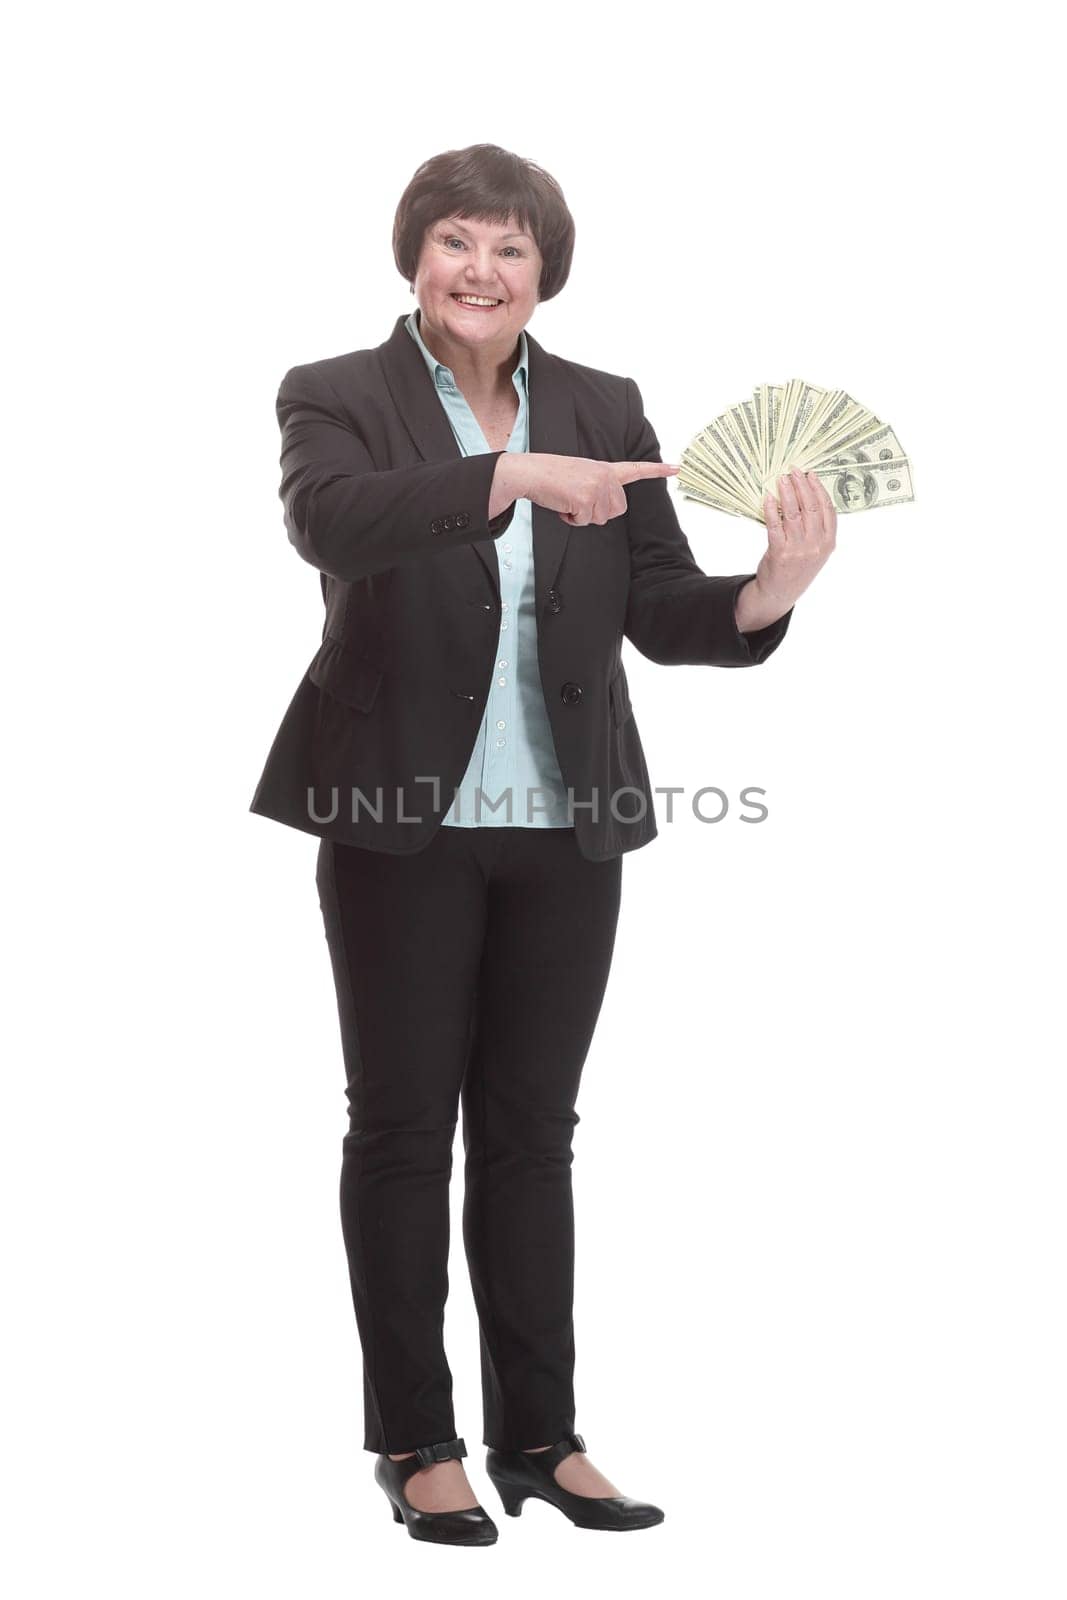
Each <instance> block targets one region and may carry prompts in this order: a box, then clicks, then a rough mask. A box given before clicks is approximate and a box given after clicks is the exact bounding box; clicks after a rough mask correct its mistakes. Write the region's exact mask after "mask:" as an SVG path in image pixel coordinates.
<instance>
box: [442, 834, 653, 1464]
mask: <svg viewBox="0 0 1067 1600" xmlns="http://www.w3.org/2000/svg"><path fill="white" fill-rule="evenodd" d="M493 831H494V832H495V833H497V834H498V835H499V836H500V844H501V849H500V852H499V854H498V856H497V857H496V858H495V864H494V869H493V872H492V875H491V877H490V882H489V900H488V919H487V924H486V931H485V949H484V954H483V957H482V963H481V969H480V973H479V980H478V994H477V999H476V1003H475V1017H474V1029H473V1039H472V1049H471V1056H470V1060H469V1063H468V1067H467V1073H466V1077H465V1080H464V1084H463V1093H462V1102H463V1136H464V1146H465V1150H466V1165H465V1184H466V1188H465V1198H464V1210H463V1229H464V1244H465V1248H466V1252H467V1259H468V1263H469V1268H470V1275H471V1284H472V1288H473V1292H474V1298H475V1303H476V1305H477V1309H478V1316H479V1321H480V1328H481V1364H482V1390H483V1406H484V1420H485V1433H484V1442H485V1443H486V1444H487V1445H491V1446H493V1447H495V1448H497V1449H501V1450H518V1449H527V1448H532V1447H533V1446H536V1445H542V1444H549V1443H552V1442H553V1441H555V1440H556V1439H558V1438H560V1437H561V1436H562V1435H563V1434H564V1433H566V1432H567V1431H568V1430H569V1429H572V1428H573V1427H574V1425H575V1416H574V1407H575V1402H574V1382H573V1374H574V1357H575V1347H574V1325H573V1294H574V1207H573V1197H572V1189H571V1164H572V1159H573V1152H572V1136H573V1132H574V1128H575V1126H576V1124H577V1123H578V1121H579V1117H578V1114H577V1112H576V1110H575V1101H576V1099H577V1095H578V1087H579V1081H580V1078H581V1072H582V1067H583V1065H584V1062H585V1058H586V1054H587V1052H588V1049H589V1045H590V1042H591V1040H592V1037H593V1031H594V1028H595V1026H596V1021H597V1017H598V1015H599V1012H600V1007H601V1002H602V1000H603V996H604V990H605V987H606V984H607V979H608V973H609V970H610V966H611V958H612V953H613V949H614V941H615V930H616V925H617V921H618V914H619V905H620V896H621V876H622V859H621V857H616V858H615V859H613V860H610V861H599V862H593V861H588V860H586V858H585V857H584V856H582V854H581V852H580V850H579V849H578V845H577V841H576V839H575V835H574V832H573V829H563V828H546V829H529V828H516V829H503V830H493Z"/></svg>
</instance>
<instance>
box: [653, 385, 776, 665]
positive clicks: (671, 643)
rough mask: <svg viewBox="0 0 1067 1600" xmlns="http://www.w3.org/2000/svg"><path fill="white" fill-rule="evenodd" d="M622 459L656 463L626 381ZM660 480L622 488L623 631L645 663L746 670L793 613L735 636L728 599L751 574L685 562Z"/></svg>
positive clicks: (686, 551)
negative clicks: (625, 550)
mask: <svg viewBox="0 0 1067 1600" xmlns="http://www.w3.org/2000/svg"><path fill="white" fill-rule="evenodd" d="M626 385H627V402H628V410H627V434H626V454H625V457H624V459H625V460H627V461H662V460H663V457H662V455H661V454H660V446H659V440H658V439H657V438H656V434H655V431H654V429H653V427H652V424H651V423H650V422H649V420H648V418H647V417H646V416H645V414H644V404H643V402H642V399H641V391H640V389H639V388H638V387H637V384H636V383H635V382H634V380H633V379H632V378H627V380H626ZM667 482H668V480H667V479H666V478H645V479H642V480H640V481H639V482H637V483H630V484H627V485H626V498H627V502H628V507H629V509H628V514H627V519H626V521H627V526H628V529H629V536H630V591H629V599H628V602H627V607H626V621H625V625H624V630H623V631H624V632H625V634H626V637H627V638H628V639H630V640H632V642H633V643H634V644H635V645H636V646H637V648H638V650H640V652H641V654H642V655H644V656H647V657H648V658H649V660H650V661H658V662H660V663H662V664H663V665H665V666H678V665H684V664H689V665H695V666H710V667H752V666H757V665H758V664H759V663H760V662H761V661H766V659H767V657H768V656H769V655H771V653H772V652H773V651H775V650H777V648H778V646H779V645H780V644H781V642H782V640H783V639H784V638H785V635H786V630H787V629H788V627H789V621H790V618H791V617H792V615H793V608H792V606H791V607H790V608H789V610H788V611H787V612H786V613H785V615H784V616H781V617H779V618H778V620H777V621H776V622H772V623H771V624H770V625H769V626H768V627H766V628H759V629H757V630H756V631H754V632H752V633H741V632H739V630H738V627H737V623H736V622H735V621H734V601H735V600H736V598H737V592H738V590H739V589H741V588H743V587H744V585H745V584H746V583H748V582H749V580H750V579H751V578H754V577H755V573H754V572H746V573H741V574H738V575H735V576H733V577H717V576H709V575H708V574H707V573H706V572H704V570H703V569H702V568H701V567H698V566H697V564H696V561H695V560H694V559H693V552H692V551H691V549H690V548H689V541H688V540H687V539H686V537H685V534H684V533H683V532H682V529H681V526H680V524H679V522H678V516H677V513H676V512H675V509H674V503H673V501H672V500H671V497H670V494H669V493H668V491H667Z"/></svg>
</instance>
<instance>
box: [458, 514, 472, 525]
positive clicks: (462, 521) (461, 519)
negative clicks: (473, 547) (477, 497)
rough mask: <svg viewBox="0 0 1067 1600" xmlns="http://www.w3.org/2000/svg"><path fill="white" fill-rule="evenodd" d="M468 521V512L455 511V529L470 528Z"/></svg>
mask: <svg viewBox="0 0 1067 1600" xmlns="http://www.w3.org/2000/svg"><path fill="white" fill-rule="evenodd" d="M470 520H471V519H470V512H469V511H457V512H456V527H457V528H468V527H469V526H470Z"/></svg>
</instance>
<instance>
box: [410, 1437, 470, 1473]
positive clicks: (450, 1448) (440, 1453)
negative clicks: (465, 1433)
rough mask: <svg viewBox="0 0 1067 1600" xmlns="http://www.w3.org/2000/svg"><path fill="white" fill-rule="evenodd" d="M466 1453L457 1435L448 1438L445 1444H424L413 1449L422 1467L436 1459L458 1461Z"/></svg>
mask: <svg viewBox="0 0 1067 1600" xmlns="http://www.w3.org/2000/svg"><path fill="white" fill-rule="evenodd" d="M466 1454H467V1446H466V1444H465V1443H464V1442H463V1440H462V1439H460V1438H459V1437H458V1436H457V1437H456V1438H455V1439H449V1440H448V1441H447V1443H445V1444H424V1445H423V1446H422V1447H421V1448H420V1449H418V1450H416V1451H415V1458H416V1460H417V1461H418V1463H419V1465H420V1466H422V1467H432V1466H433V1465H434V1463H435V1462H437V1461H452V1460H456V1461H458V1460H459V1459H460V1458H461V1457H462V1456H465V1455H466Z"/></svg>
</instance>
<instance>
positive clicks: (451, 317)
mask: <svg viewBox="0 0 1067 1600" xmlns="http://www.w3.org/2000/svg"><path fill="white" fill-rule="evenodd" d="M540 281H541V252H540V250H539V249H538V248H537V245H536V243H535V241H534V239H533V237H532V236H531V235H530V234H528V233H523V232H522V231H521V224H520V223H519V221H518V219H517V218H515V217H509V218H508V220H507V221H506V222H504V223H497V222H483V221H481V220H480V219H479V218H477V217H463V218H460V217H445V218H442V219H441V220H440V221H439V222H435V223H434V224H433V226H432V227H430V228H427V230H426V235H425V238H424V239H423V244H422V250H421V252H420V255H419V264H418V269H417V271H416V274H415V298H416V299H417V301H418V303H419V311H420V312H421V317H420V329H421V330H422V331H423V334H424V337H426V336H428V337H429V338H430V339H432V338H433V337H434V335H435V334H437V336H438V338H439V340H440V342H441V343H442V344H443V345H447V344H448V343H454V344H456V345H459V346H462V347H464V348H466V349H468V350H470V351H472V352H476V351H479V350H484V351H486V352H488V353H495V354H498V355H506V354H507V353H508V352H509V351H510V350H512V349H513V348H514V346H515V342H516V340H517V339H518V337H519V334H520V333H521V332H522V330H523V328H524V327H525V326H526V323H527V322H528V321H529V319H530V317H531V316H532V315H533V311H534V308H535V306H536V305H537V289H538V285H539V283H540ZM461 294H468V295H475V296H478V297H482V298H488V299H491V300H496V301H499V302H500V304H498V305H496V306H494V307H492V308H491V309H490V308H486V307H484V306H469V305H463V304H462V303H461V302H460V301H459V300H458V299H456V296H457V295H461ZM442 336H443V337H442Z"/></svg>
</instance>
